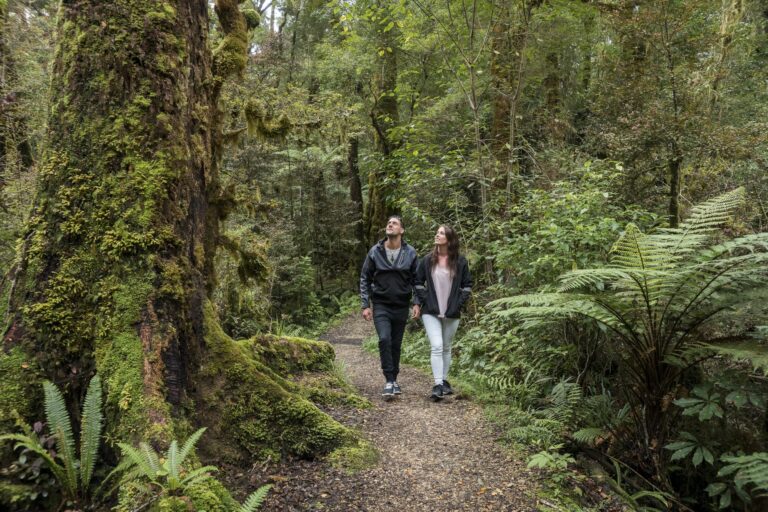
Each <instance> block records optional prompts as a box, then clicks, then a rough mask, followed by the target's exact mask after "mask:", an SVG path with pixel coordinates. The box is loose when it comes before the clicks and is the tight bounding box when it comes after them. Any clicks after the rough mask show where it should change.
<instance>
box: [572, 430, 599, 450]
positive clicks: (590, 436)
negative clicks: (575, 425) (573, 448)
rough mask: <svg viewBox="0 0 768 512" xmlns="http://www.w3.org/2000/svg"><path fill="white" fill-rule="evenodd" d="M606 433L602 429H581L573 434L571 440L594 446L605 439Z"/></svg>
mask: <svg viewBox="0 0 768 512" xmlns="http://www.w3.org/2000/svg"><path fill="white" fill-rule="evenodd" d="M605 435H606V431H605V430H604V429H602V428H597V427H589V428H582V429H580V430H577V431H576V432H574V433H573V439H574V440H576V441H577V442H579V443H581V444H586V445H589V446H595V445H596V444H597V442H598V440H599V439H600V438H602V437H605Z"/></svg>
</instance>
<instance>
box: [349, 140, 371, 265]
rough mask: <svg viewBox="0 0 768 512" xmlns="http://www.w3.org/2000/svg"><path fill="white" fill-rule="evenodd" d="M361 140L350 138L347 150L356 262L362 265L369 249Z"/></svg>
mask: <svg viewBox="0 0 768 512" xmlns="http://www.w3.org/2000/svg"><path fill="white" fill-rule="evenodd" d="M359 146H360V141H359V139H358V138H357V136H353V137H350V138H349V147H348V150H347V171H348V172H349V198H350V199H351V200H352V208H353V211H352V219H353V222H354V223H355V239H357V246H358V248H357V251H355V256H356V257H355V260H356V261H355V264H357V265H360V264H362V262H363V259H364V258H365V254H366V252H367V250H368V247H367V245H368V244H367V242H368V241H367V240H366V238H365V226H364V225H363V188H362V185H361V183H360V167H359V165H358V161H359V159H358V150H359Z"/></svg>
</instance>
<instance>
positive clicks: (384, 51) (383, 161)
mask: <svg viewBox="0 0 768 512" xmlns="http://www.w3.org/2000/svg"><path fill="white" fill-rule="evenodd" d="M382 11H383V12H385V13H387V14H389V13H388V10H387V9H382ZM377 26H378V23H377ZM377 30H378V32H377V33H378V37H379V40H378V45H379V53H380V55H379V64H380V70H379V72H378V73H377V76H376V77H375V80H376V91H375V97H374V104H373V108H372V109H371V123H372V125H373V128H374V138H375V141H376V150H377V151H378V153H379V155H380V159H379V162H378V165H376V167H375V168H374V169H372V171H371V172H370V173H369V174H368V208H367V212H366V213H367V214H366V222H365V225H366V232H367V236H368V242H369V244H370V243H373V242H374V241H376V240H377V239H378V238H380V234H381V230H382V228H383V227H384V224H385V223H386V222H387V216H388V215H392V214H393V213H396V212H395V205H394V201H393V200H392V197H393V196H394V193H395V190H396V189H397V186H396V182H397V176H392V175H391V174H392V173H391V171H392V169H391V168H390V165H389V164H390V163H391V162H390V161H389V158H388V157H389V155H390V154H391V153H392V151H394V150H395V149H396V144H395V142H393V141H392V140H391V138H390V135H389V130H390V129H392V128H393V127H395V126H397V124H398V122H399V120H400V116H399V112H398V102H397V94H396V92H395V88H396V87H397V51H398V48H397V40H398V29H397V27H396V26H395V27H393V28H392V29H391V30H388V31H386V32H385V31H384V29H382V28H381V27H380V26H378V28H377Z"/></svg>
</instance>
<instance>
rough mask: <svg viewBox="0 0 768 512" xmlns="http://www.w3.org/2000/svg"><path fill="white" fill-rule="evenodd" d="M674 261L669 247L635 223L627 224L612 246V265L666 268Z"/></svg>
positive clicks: (626, 267) (635, 267)
mask: <svg viewBox="0 0 768 512" xmlns="http://www.w3.org/2000/svg"><path fill="white" fill-rule="evenodd" d="M672 262H673V258H672V255H671V254H670V253H669V251H668V250H667V248H666V247H665V246H664V245H663V244H659V243H657V242H655V240H654V239H653V238H652V237H650V236H648V235H646V234H644V233H643V232H642V231H640V229H639V228H638V227H637V226H635V225H634V224H628V225H627V227H626V229H625V230H624V233H623V234H622V235H621V237H620V238H619V239H618V240H617V241H616V243H615V244H613V247H612V248H611V266H613V267H618V268H621V269H636V270H637V269H639V270H665V269H668V268H670V266H671V264H672Z"/></svg>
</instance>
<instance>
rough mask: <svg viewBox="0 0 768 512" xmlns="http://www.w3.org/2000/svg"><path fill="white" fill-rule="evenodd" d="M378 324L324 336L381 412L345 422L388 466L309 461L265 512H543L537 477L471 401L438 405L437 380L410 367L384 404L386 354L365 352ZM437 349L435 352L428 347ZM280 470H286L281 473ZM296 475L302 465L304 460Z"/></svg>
mask: <svg viewBox="0 0 768 512" xmlns="http://www.w3.org/2000/svg"><path fill="white" fill-rule="evenodd" d="M372 332H373V327H372V325H371V324H370V323H368V322H365V321H364V320H362V319H360V318H359V317H358V315H354V316H350V317H349V318H347V319H346V320H345V321H344V322H343V323H342V324H341V325H339V326H338V327H335V328H333V329H331V330H330V331H329V332H328V333H326V335H324V336H323V339H325V340H327V341H329V342H330V343H332V344H333V347H334V349H335V351H336V359H337V361H339V362H341V363H342V365H343V367H344V368H345V370H346V373H347V374H348V376H349V378H350V380H351V382H352V383H353V384H354V385H355V386H356V387H357V389H358V390H359V392H360V394H362V395H363V396H365V397H366V398H368V399H369V400H371V402H373V404H374V407H373V408H371V409H367V410H362V411H359V410H355V411H352V412H350V411H347V412H345V413H343V414H341V417H338V416H339V415H337V414H334V415H335V416H337V419H339V420H340V421H342V422H344V423H345V424H347V425H350V426H352V427H355V428H358V429H359V430H361V431H362V432H363V435H364V436H365V437H367V438H368V439H369V440H370V441H371V442H373V444H374V445H375V446H376V448H377V450H378V451H379V453H380V459H379V462H378V464H377V465H376V466H375V467H373V468H370V469H367V470H363V471H360V472H358V473H356V474H354V475H351V476H349V475H346V474H345V473H344V472H342V471H340V470H336V469H334V468H330V467H327V466H326V467H325V468H324V469H323V470H322V471H318V470H317V464H316V463H315V464H314V468H313V463H311V462H304V463H299V465H300V466H301V465H303V466H304V469H305V470H306V471H302V470H301V468H298V474H297V473H296V472H295V471H292V474H290V475H286V477H287V478H285V480H284V481H283V482H282V483H280V477H279V476H273V480H276V481H277V482H278V484H277V485H276V487H275V490H274V491H275V492H273V493H272V496H271V497H270V499H269V500H268V501H267V503H266V506H265V507H264V510H274V511H315V510H316V511H321V510H322V511H338V512H349V511H370V512H376V511H394V512H421V511H425V512H427V511H428V512H447V511H526V512H528V511H535V510H538V507H537V506H536V504H535V503H536V499H535V497H534V495H535V492H534V488H535V486H536V480H537V478H536V476H535V475H533V474H532V473H531V472H530V471H529V470H527V469H526V467H525V464H524V463H523V462H522V461H521V460H519V459H517V458H515V457H514V456H513V454H512V453H511V452H509V451H507V450H506V449H504V448H503V447H502V446H501V445H500V444H499V443H498V442H497V440H496V437H495V436H494V435H493V433H492V430H491V429H490V428H489V426H488V424H487V422H486V420H485V419H484V418H483V415H482V411H481V410H480V408H479V407H478V406H477V405H476V404H474V403H472V402H471V401H469V400H466V399H462V398H460V397H459V398H453V397H449V398H446V399H445V400H443V401H441V402H438V403H433V402H432V401H431V400H429V398H428V395H429V391H430V389H431V386H432V378H431V375H427V374H425V373H424V372H422V371H420V370H417V369H414V368H410V367H403V368H401V373H400V376H399V378H398V382H399V384H400V385H401V387H402V388H403V394H402V395H401V396H400V397H398V398H396V399H394V400H392V401H390V402H384V401H383V400H382V399H381V395H380V393H381V390H382V386H383V383H384V382H383V377H382V375H381V370H380V368H379V360H378V357H376V356H373V355H371V354H368V353H366V352H364V351H363V350H362V347H361V345H362V341H363V340H364V339H365V338H367V337H368V336H370V335H371V334H372ZM425 350H427V347H425ZM275 469H277V471H278V472H279V471H280V470H279V469H278V468H275ZM293 469H294V470H296V468H295V464H294V468H293Z"/></svg>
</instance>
